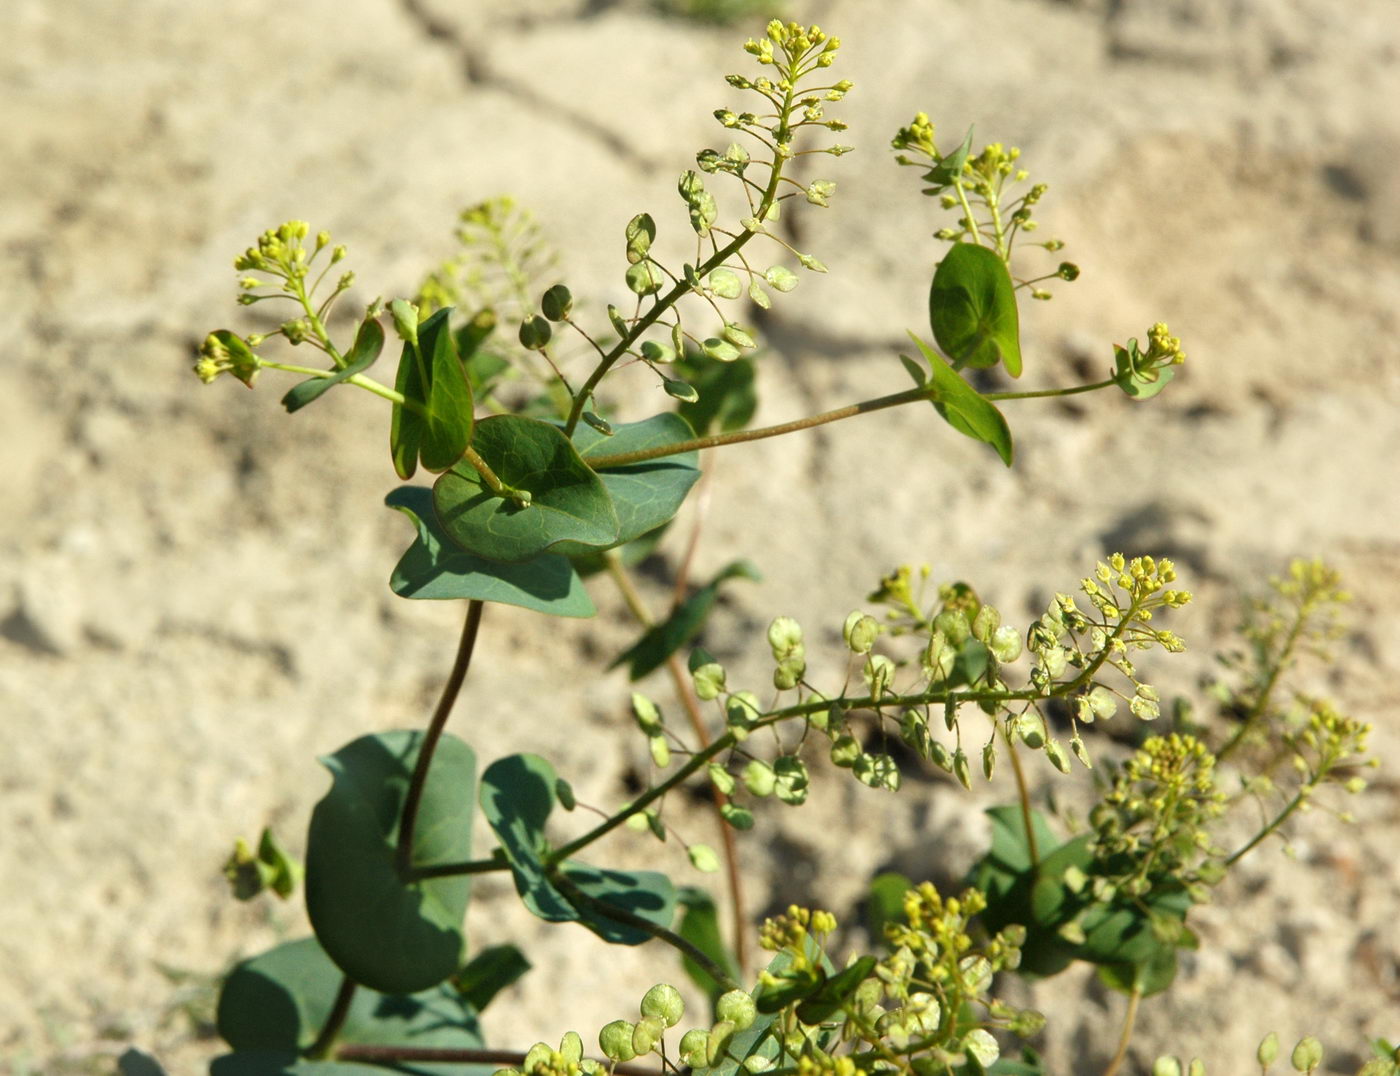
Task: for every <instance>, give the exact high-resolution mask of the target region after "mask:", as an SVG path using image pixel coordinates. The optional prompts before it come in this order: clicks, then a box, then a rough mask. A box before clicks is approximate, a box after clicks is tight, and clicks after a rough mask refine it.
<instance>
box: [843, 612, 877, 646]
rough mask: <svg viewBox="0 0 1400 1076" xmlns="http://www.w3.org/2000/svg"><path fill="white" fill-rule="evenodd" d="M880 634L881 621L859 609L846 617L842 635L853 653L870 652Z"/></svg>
mask: <svg viewBox="0 0 1400 1076" xmlns="http://www.w3.org/2000/svg"><path fill="white" fill-rule="evenodd" d="M879 634H880V622H879V621H878V620H876V619H875V618H874V617H873V616H870V615H868V614H866V613H862V612H861V611H860V610H859V609H857V610H856V611H855V612H854V613H852V614H851V615H850V616H848V617H846V623H845V624H844V625H843V626H842V628H841V635H842V637H843V638H844V639H845V640H846V645H847V646H848V647H850V649H851V653H853V654H868V653H870V648H871V647H872V646H874V645H875V640H876V638H877V637H878V636H879Z"/></svg>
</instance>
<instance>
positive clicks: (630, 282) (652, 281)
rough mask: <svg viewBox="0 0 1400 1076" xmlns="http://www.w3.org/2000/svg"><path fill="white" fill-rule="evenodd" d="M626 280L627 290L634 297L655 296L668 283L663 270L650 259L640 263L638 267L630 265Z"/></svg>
mask: <svg viewBox="0 0 1400 1076" xmlns="http://www.w3.org/2000/svg"><path fill="white" fill-rule="evenodd" d="M625 279H626V281H627V290H628V291H630V292H632V294H634V295H654V294H655V293H656V292H658V291H660V290H661V286H662V285H663V284H665V283H666V278H665V277H664V276H662V274H661V270H660V269H658V268H657V267H656V263H655V262H654V261H652V260H651V259H650V258H647V259H645V260H643V261H639V262H637V264H636V265H629V266H628V267H627V273H626V276H625Z"/></svg>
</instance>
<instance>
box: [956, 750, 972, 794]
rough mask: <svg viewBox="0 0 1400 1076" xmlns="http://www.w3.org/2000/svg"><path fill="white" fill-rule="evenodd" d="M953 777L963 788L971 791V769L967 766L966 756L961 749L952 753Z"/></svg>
mask: <svg viewBox="0 0 1400 1076" xmlns="http://www.w3.org/2000/svg"><path fill="white" fill-rule="evenodd" d="M953 776H954V777H956V778H957V779H958V784H960V785H962V786H963V788H965V789H967V790H968V791H969V792H970V791H972V769H971V768H970V767H969V766H968V764H967V754H966V752H964V751H963V749H962V748H961V747H959V748H958V749H957V751H955V752H954V753H953Z"/></svg>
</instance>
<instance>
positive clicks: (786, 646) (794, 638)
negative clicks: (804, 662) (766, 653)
mask: <svg viewBox="0 0 1400 1076" xmlns="http://www.w3.org/2000/svg"><path fill="white" fill-rule="evenodd" d="M768 645H769V647H771V648H772V651H773V660H774V661H782V660H783V659H784V658H788V657H791V656H792V655H794V654H801V653H802V652H803V645H802V626H801V625H800V624H798V622H797V621H796V620H794V619H793V618H792V617H790V616H780V617H775V618H774V620H773V623H771V624H769V625H768Z"/></svg>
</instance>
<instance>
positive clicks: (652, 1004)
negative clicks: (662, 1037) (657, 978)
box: [642, 983, 685, 1027]
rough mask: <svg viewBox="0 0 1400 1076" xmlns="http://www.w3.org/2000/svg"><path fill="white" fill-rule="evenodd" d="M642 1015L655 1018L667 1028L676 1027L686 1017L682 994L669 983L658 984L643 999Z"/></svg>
mask: <svg viewBox="0 0 1400 1076" xmlns="http://www.w3.org/2000/svg"><path fill="white" fill-rule="evenodd" d="M642 1015H643V1016H655V1017H656V1018H658V1019H659V1020H660V1021H661V1022H662V1023H663V1024H665V1025H666V1026H667V1027H675V1026H676V1025H677V1024H679V1023H680V1022H681V1017H682V1016H684V1015H685V1002H684V1001H682V1000H681V992H680V991H679V990H677V989H676V988H675V987H674V986H671V985H670V984H669V983H657V984H656V985H655V986H653V987H652V988H651V989H650V990H648V991H647V992H646V994H645V996H643V998H642Z"/></svg>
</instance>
